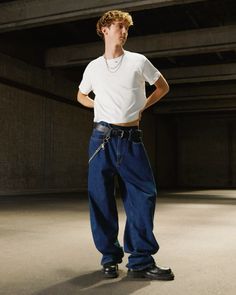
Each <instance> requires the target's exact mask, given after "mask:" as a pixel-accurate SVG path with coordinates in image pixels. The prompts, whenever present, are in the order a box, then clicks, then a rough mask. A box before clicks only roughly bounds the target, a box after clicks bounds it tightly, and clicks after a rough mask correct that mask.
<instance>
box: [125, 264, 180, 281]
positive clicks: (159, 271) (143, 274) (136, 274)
mask: <svg viewBox="0 0 236 295" xmlns="http://www.w3.org/2000/svg"><path fill="white" fill-rule="evenodd" d="M127 276H128V277H129V278H133V279H140V278H148V279H151V280H163V281H171V280H173V279H174V277H175V276H174V274H173V272H172V270H171V269H170V268H165V267H160V266H158V265H156V264H154V265H152V266H150V267H148V268H145V269H142V270H135V269H129V270H128V273H127Z"/></svg>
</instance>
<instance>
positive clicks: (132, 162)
mask: <svg viewBox="0 0 236 295" xmlns="http://www.w3.org/2000/svg"><path fill="white" fill-rule="evenodd" d="M132 24H133V21H132V17H131V15H130V14H128V13H126V12H122V11H118V10H113V11H108V12H106V13H105V14H104V15H103V16H102V17H101V18H100V19H99V21H98V22H97V33H98V35H99V36H100V37H102V38H103V40H104V42H105V53H104V55H103V56H100V57H98V58H97V59H95V60H93V61H91V62H90V63H89V64H88V66H87V67H86V69H85V72H84V74H83V79H82V81H81V83H80V85H79V92H78V96H77V99H78V101H79V102H80V103H81V104H82V105H84V106H86V107H89V108H94V115H95V116H94V129H93V133H92V136H91V139H90V144H89V175H88V191H89V203H90V219H91V228H92V234H93V239H94V243H95V245H96V247H97V249H98V250H99V251H100V252H101V253H102V260H101V264H102V265H103V273H104V276H105V277H107V278H114V277H117V276H118V264H119V263H121V262H122V258H123V256H124V251H125V252H126V253H129V254H130V255H129V258H128V260H129V261H128V264H127V265H126V266H127V268H128V273H127V275H128V276H129V277H132V278H143V277H146V278H150V279H157V280H173V279H174V275H173V273H172V271H171V269H170V268H163V267H160V266H158V265H156V264H155V261H154V259H153V257H152V255H153V254H155V253H156V252H157V251H158V249H159V246H158V243H157V241H156V239H155V237H154V235H153V217H154V211H155V202H156V185H155V181H154V177H153V173H152V170H151V167H150V163H149V160H148V158H147V154H146V151H145V148H144V146H143V143H142V137H141V135H142V134H141V130H139V128H138V127H139V121H140V120H141V114H142V112H143V111H144V110H145V109H146V108H148V107H149V106H151V105H153V104H154V103H156V102H157V101H158V100H160V99H161V98H162V97H163V96H164V95H165V94H166V93H167V92H168V90H169V86H168V84H167V82H166V80H165V79H164V77H163V76H162V75H161V73H160V72H159V71H158V70H157V69H156V68H155V67H154V66H153V65H152V64H151V63H150V61H149V60H148V59H147V58H146V57H145V56H143V55H141V54H138V53H133V52H129V51H126V50H124V49H123V46H124V44H125V42H126V39H127V36H128V29H129V27H130V26H131V25H132ZM145 81H147V82H149V84H151V85H152V84H154V85H155V86H156V90H155V91H154V92H153V93H152V94H151V95H150V96H149V97H148V98H146V94H145ZM91 91H93V92H94V94H95V99H94V100H92V99H91V98H90V97H89V93H90V92H91ZM115 175H118V176H119V177H118V179H119V186H120V189H121V192H122V199H123V203H124V207H125V211H126V215H127V221H126V227H125V233H124V251H123V249H122V247H121V246H120V244H119V242H118V239H117V238H118V213H117V207H116V201H115V192H114V176H115Z"/></svg>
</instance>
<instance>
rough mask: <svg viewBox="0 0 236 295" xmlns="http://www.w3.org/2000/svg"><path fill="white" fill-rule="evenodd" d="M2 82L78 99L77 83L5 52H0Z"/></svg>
mask: <svg viewBox="0 0 236 295" xmlns="http://www.w3.org/2000/svg"><path fill="white" fill-rule="evenodd" d="M1 82H2V83H8V84H9V83H10V84H13V85H17V87H19V86H22V87H23V88H27V89H31V90H32V91H35V92H41V93H44V94H49V95H51V96H54V97H57V98H61V99H64V100H65V101H68V102H69V101H71V102H73V101H76V93H77V89H78V85H77V83H74V82H71V81H69V80H68V79H65V78H64V77H62V76H61V75H59V74H56V73H52V72H51V70H48V69H47V70H45V69H41V68H38V67H35V66H32V65H29V64H27V63H25V62H23V61H20V60H18V59H15V58H12V57H10V56H7V55H5V54H3V53H0V83H1Z"/></svg>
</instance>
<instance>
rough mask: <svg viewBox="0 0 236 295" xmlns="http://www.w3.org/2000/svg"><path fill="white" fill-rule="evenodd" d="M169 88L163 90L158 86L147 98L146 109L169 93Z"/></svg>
mask: <svg viewBox="0 0 236 295" xmlns="http://www.w3.org/2000/svg"><path fill="white" fill-rule="evenodd" d="M167 92H168V90H167V89H166V90H163V89H159V88H157V89H156V90H155V91H153V93H152V94H151V95H149V97H148V98H147V100H146V104H145V107H144V109H147V108H148V107H150V106H151V105H153V104H155V103H156V102H158V101H159V100H160V99H161V98H162V97H163V96H165V95H166V94H167Z"/></svg>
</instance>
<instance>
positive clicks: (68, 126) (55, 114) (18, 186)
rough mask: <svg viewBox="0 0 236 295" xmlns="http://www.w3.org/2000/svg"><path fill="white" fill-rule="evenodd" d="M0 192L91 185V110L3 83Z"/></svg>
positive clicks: (0, 95) (0, 119) (61, 188)
mask: <svg viewBox="0 0 236 295" xmlns="http://www.w3.org/2000/svg"><path fill="white" fill-rule="evenodd" d="M0 113H1V117H0V121H1V128H0V138H1V144H0V194H1V195H3V194H18V193H32V192H57V191H73V190H85V189H86V175H87V146H86V145H87V143H88V136H89V133H90V130H91V128H92V124H91V120H92V118H91V117H92V114H91V112H88V111H86V110H82V109H80V108H78V107H76V106H73V105H69V104H65V103H62V102H58V101H55V100H52V99H48V98H46V97H43V96H40V95H37V94H34V93H30V92H28V91H25V90H21V89H18V88H15V87H13V86H9V85H4V84H0Z"/></svg>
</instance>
